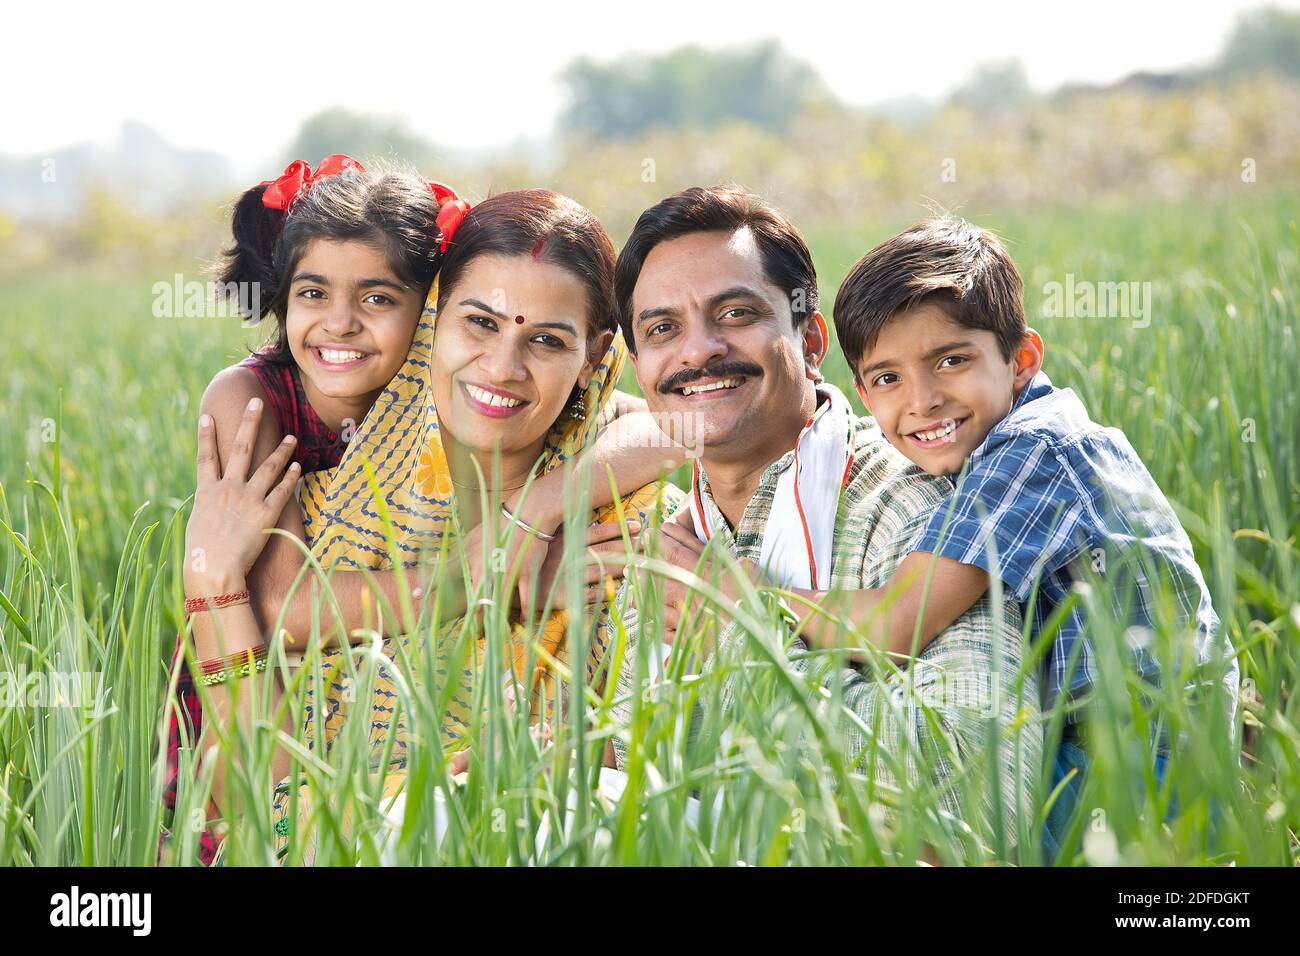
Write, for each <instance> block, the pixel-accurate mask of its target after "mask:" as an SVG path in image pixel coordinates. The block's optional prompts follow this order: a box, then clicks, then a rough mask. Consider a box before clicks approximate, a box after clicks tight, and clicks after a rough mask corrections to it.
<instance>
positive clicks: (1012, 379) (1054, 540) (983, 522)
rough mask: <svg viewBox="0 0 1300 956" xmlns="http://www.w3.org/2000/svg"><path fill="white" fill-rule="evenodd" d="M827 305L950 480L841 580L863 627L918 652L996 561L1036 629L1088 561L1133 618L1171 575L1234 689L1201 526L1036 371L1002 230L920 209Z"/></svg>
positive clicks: (1065, 650) (1050, 676) (1076, 630)
mask: <svg viewBox="0 0 1300 956" xmlns="http://www.w3.org/2000/svg"><path fill="white" fill-rule="evenodd" d="M834 320H835V327H836V332H837V335H838V337H839V341H840V345H841V347H842V348H843V350H844V355H845V358H846V359H847V361H848V363H849V367H850V368H852V369H853V372H854V379H855V383H856V385H857V389H858V394H859V395H860V396H861V398H862V400H863V402H864V404H865V405H866V406H867V409H868V411H869V412H870V413H871V415H872V416H873V417H874V418H875V419H876V421H877V423H878V424H879V426H880V428H881V430H882V432H883V433H884V435H885V437H886V438H887V439H888V440H889V441H890V443H891V444H893V445H894V447H895V448H897V449H898V450H899V451H900V452H902V453H903V454H904V455H905V456H907V458H909V459H910V460H911V461H912V462H913V463H915V464H916V465H917V466H919V467H920V468H921V469H923V470H924V471H926V472H928V473H929V474H932V475H943V476H948V477H949V478H950V479H952V480H954V481H955V482H956V487H955V491H954V493H953V497H952V499H951V500H950V501H949V504H948V506H946V507H944V508H941V509H940V510H939V511H938V512H936V513H935V514H934V515H933V516H932V518H931V520H930V523H929V525H928V526H927V527H926V528H925V530H924V531H923V532H922V533H921V535H920V537H919V538H918V539H917V541H916V543H915V545H914V546H913V547H914V551H913V553H912V554H910V555H909V556H908V557H907V558H906V559H904V561H903V562H902V564H900V566H899V568H898V571H897V573H896V576H895V578H894V579H893V581H892V582H891V584H890V585H889V586H888V587H885V588H879V589H875V590H870V591H859V592H851V593H848V594H844V595H842V596H840V598H839V600H840V601H842V602H847V604H848V607H845V608H843V610H845V611H846V612H847V613H848V614H849V616H850V619H851V620H853V621H855V622H863V621H866V622H868V624H869V625H871V626H874V627H875V628H878V629H881V630H883V633H881V630H876V631H869V632H868V636H869V638H870V639H871V640H872V641H873V643H875V644H877V645H879V646H882V647H883V648H885V649H886V650H889V651H893V652H899V653H904V654H910V653H915V650H919V648H916V649H914V648H913V644H914V634H915V635H916V640H918V641H919V646H920V647H924V646H925V644H926V643H928V642H929V641H930V640H931V639H933V637H934V636H935V635H936V634H938V633H939V632H940V631H942V630H943V628H945V627H946V626H947V625H948V624H949V623H951V621H953V620H954V619H955V618H956V617H957V616H959V615H960V614H961V613H962V612H963V611H964V610H965V609H966V608H967V607H969V606H970V605H971V604H972V603H973V602H974V601H976V600H977V599H978V598H979V597H980V595H982V594H983V593H984V591H985V589H986V588H987V587H988V586H989V576H990V574H996V575H997V576H998V577H999V578H1000V580H1001V581H1002V583H1003V585H1004V586H1005V587H1007V588H1008V589H1009V590H1011V591H1013V592H1014V593H1015V595H1016V597H1017V599H1018V600H1019V602H1020V603H1021V604H1022V606H1024V609H1025V618H1026V620H1027V621H1031V622H1032V625H1031V626H1032V627H1033V631H1034V635H1035V637H1037V636H1038V635H1039V634H1040V633H1041V632H1042V630H1043V627H1044V624H1045V623H1046V622H1048V621H1049V619H1051V618H1052V615H1053V612H1054V611H1056V610H1057V609H1058V608H1062V606H1063V605H1064V604H1065V602H1066V600H1067V598H1068V597H1069V596H1070V593H1071V589H1072V587H1073V586H1074V584H1075V583H1076V582H1079V581H1082V580H1085V578H1086V576H1087V573H1088V572H1087V571H1086V570H1085V567H1084V566H1085V565H1086V566H1087V567H1088V568H1089V569H1090V570H1091V571H1092V572H1100V573H1101V575H1102V576H1103V577H1104V578H1106V579H1107V580H1108V583H1109V584H1110V586H1111V587H1110V590H1111V591H1113V592H1114V593H1115V594H1116V595H1119V594H1125V595H1130V594H1131V600H1132V604H1131V605H1127V604H1126V605H1124V606H1119V605H1118V604H1117V606H1116V608H1115V613H1116V614H1117V615H1120V614H1122V615H1126V617H1127V619H1128V623H1131V624H1132V625H1134V626H1136V627H1139V628H1143V627H1145V628H1153V627H1154V617H1155V614H1154V606H1155V604H1156V601H1157V598H1158V597H1162V596H1163V595H1162V594H1161V589H1167V590H1168V591H1169V592H1172V595H1173V597H1174V599H1175V602H1176V603H1175V607H1176V608H1177V611H1178V612H1179V616H1180V620H1181V621H1182V622H1184V624H1185V627H1186V629H1187V630H1188V631H1189V632H1194V637H1193V638H1192V639H1191V642H1190V643H1191V645H1192V648H1191V649H1192V650H1193V651H1194V653H1195V655H1196V660H1197V662H1198V663H1199V662H1206V661H1212V660H1215V659H1217V658H1216V655H1222V657H1223V658H1224V659H1227V660H1228V666H1227V669H1226V673H1225V675H1224V679H1225V684H1226V686H1227V687H1228V689H1229V695H1230V700H1231V701H1232V702H1233V705H1235V697H1236V687H1237V676H1238V672H1237V663H1236V660H1235V658H1232V656H1231V650H1230V649H1229V648H1226V647H1221V646H1218V645H1217V644H1216V641H1218V640H1219V638H1218V637H1217V631H1218V626H1219V621H1218V618H1217V616H1216V615H1215V612H1214V609H1213V608H1212V607H1211V605H1210V597H1209V591H1208V588H1207V587H1206V584H1205V580H1204V578H1203V576H1202V574H1201V571H1200V568H1199V567H1198V566H1197V564H1196V562H1195V559H1194V557H1193V553H1192V546H1191V542H1190V541H1189V540H1188V538H1187V535H1186V533H1185V532H1184V531H1183V529H1182V526H1181V525H1180V524H1179V522H1178V519H1177V518H1176V517H1175V515H1174V513H1173V510H1172V509H1171V508H1170V506H1169V503H1168V501H1167V500H1166V499H1165V497H1164V495H1163V494H1161V492H1160V490H1159V488H1157V487H1156V484H1155V481H1154V480H1153V479H1152V477H1151V475H1150V473H1149V472H1148V471H1147V469H1146V467H1145V466H1144V465H1143V464H1142V462H1141V460H1140V459H1139V458H1138V456H1137V454H1136V452H1134V450H1133V448H1132V446H1131V445H1130V444H1129V442H1128V440H1127V439H1126V438H1125V437H1124V435H1123V433H1122V432H1120V431H1119V430H1118V429H1115V428H1103V427H1102V426H1100V425H1098V424H1096V423H1095V422H1093V421H1092V420H1091V419H1090V418H1089V417H1088V414H1087V411H1086V410H1085V409H1084V407H1083V405H1082V403H1081V402H1080V401H1079V399H1078V398H1077V396H1076V395H1075V394H1074V392H1073V391H1072V390H1070V389H1058V388H1055V387H1054V386H1053V385H1052V383H1051V381H1050V380H1049V379H1048V377H1047V375H1046V374H1044V373H1043V372H1042V371H1041V367H1042V362H1043V341H1042V338H1041V337H1040V336H1039V334H1038V333H1037V332H1035V331H1034V330H1033V329H1030V328H1028V327H1027V326H1026V324H1025V313H1024V305H1023V285H1022V283H1021V279H1020V275H1019V273H1018V272H1017V270H1016V267H1015V265H1014V264H1013V263H1012V261H1011V259H1010V257H1009V256H1008V255H1007V252H1006V250H1005V249H1003V247H1002V245H1001V243H999V242H998V240H997V238H996V237H994V236H993V235H992V234H991V233H989V232H986V231H984V230H981V229H978V228H976V227H975V226H973V225H971V224H970V223H967V222H965V221H963V220H958V219H952V218H938V219H931V220H927V221H924V222H921V223H918V224H917V225H915V226H913V227H912V228H910V229H908V230H906V231H905V232H902V233H900V234H899V235H897V236H894V237H893V238H892V239H889V240H887V241H886V242H884V243H882V244H881V245H879V246H877V247H876V248H875V249H873V250H871V252H869V253H867V255H866V256H864V257H863V258H862V259H861V260H860V261H859V262H858V263H857V265H856V266H854V268H853V270H852V271H851V272H850V273H849V275H848V277H847V278H846V279H845V281H844V283H843V285H842V286H841V287H840V291H839V294H838V296H837V297H836V301H835V312H834ZM963 469H965V472H964V474H963ZM959 477H960V481H958V478H959ZM932 567H933V577H932V579H931V580H930V581H929V583H928V585H927V582H926V578H927V577H928V576H929V575H930V573H931V568H932ZM1152 569H1156V570H1155V571H1154V572H1152ZM1107 570H1109V571H1110V573H1109V574H1108V573H1106V572H1107ZM1121 579H1122V580H1123V581H1124V582H1125V585H1124V586H1121V585H1120V580H1121ZM819 597H820V598H822V606H823V607H825V606H826V601H825V598H826V597H827V596H826V595H819ZM832 600H833V599H832ZM878 608H879V610H880V612H881V613H878V614H877V613H874V612H876V611H877V610H878ZM800 613H801V616H802V615H803V614H805V613H806V614H807V616H806V617H804V618H803V620H804V632H803V633H804V636H805V639H806V640H808V641H809V643H810V644H813V645H822V646H824V645H826V644H829V643H830V642H831V641H832V639H833V638H832V633H833V632H834V630H835V628H834V626H833V625H832V624H831V623H830V622H828V621H826V620H825V619H824V618H823V617H821V616H820V615H816V614H811V613H807V612H806V611H801V612H800ZM918 620H919V621H920V627H919V634H917V633H916V632H917V630H918V628H917V623H918ZM1120 620H1124V619H1123V618H1120ZM1083 622H1084V618H1083V610H1082V606H1081V602H1080V603H1076V604H1075V605H1074V606H1073V607H1071V608H1070V609H1069V610H1068V611H1067V612H1064V616H1063V617H1062V619H1061V621H1060V624H1059V627H1058V628H1056V630H1055V635H1054V639H1053V642H1052V644H1051V647H1050V648H1049V649H1048V651H1047V653H1046V657H1045V662H1044V666H1045V677H1046V679H1045V681H1044V687H1045V691H1046V693H1047V695H1048V696H1047V700H1046V702H1045V704H1046V706H1047V707H1048V708H1050V707H1051V706H1052V705H1053V704H1054V702H1055V701H1056V699H1057V697H1058V695H1059V694H1062V693H1063V694H1065V695H1067V696H1068V697H1070V698H1073V697H1075V696H1078V695H1079V694H1081V693H1083V692H1085V691H1086V690H1087V689H1088V688H1089V687H1090V686H1091V685H1092V684H1093V682H1094V681H1095V679H1096V677H1097V673H1098V664H1097V659H1096V649H1095V648H1094V647H1092V646H1091V643H1090V641H1089V640H1088V638H1087V637H1086V636H1085V632H1084V628H1083ZM1133 633H1136V634H1138V635H1141V634H1142V633H1143V632H1142V631H1137V632H1133ZM1134 643H1135V644H1138V645H1139V646H1138V647H1137V649H1136V663H1137V667H1138V668H1139V670H1140V671H1141V672H1142V673H1143V674H1144V675H1147V676H1154V675H1155V673H1156V671H1157V670H1158V667H1157V665H1156V662H1155V661H1154V659H1153V658H1152V657H1151V656H1150V655H1148V654H1147V653H1146V652H1145V651H1144V650H1143V649H1142V648H1141V646H1140V644H1141V641H1136V642H1134ZM1074 658H1077V660H1076V659H1074ZM1077 717H1078V715H1077V714H1073V713H1072V714H1069V715H1067V718H1066V719H1067V724H1066V727H1065V729H1064V731H1063V735H1062V743H1061V749H1060V752H1059V753H1058V755H1057V759H1056V773H1055V777H1054V779H1053V781H1052V786H1053V787H1055V785H1056V784H1057V783H1059V782H1060V780H1061V779H1063V778H1064V776H1065V775H1066V774H1067V773H1068V772H1069V770H1070V769H1072V768H1074V767H1077V769H1078V770H1079V772H1080V773H1079V775H1076V777H1075V778H1074V784H1075V786H1074V787H1073V789H1072V792H1070V791H1067V792H1066V793H1063V794H1062V798H1061V799H1060V800H1058V802H1057V804H1056V806H1055V808H1054V810H1053V813H1052V816H1051V817H1049V820H1048V833H1047V835H1046V838H1045V843H1046V847H1045V848H1046V849H1047V850H1048V852H1049V853H1054V852H1055V849H1056V844H1057V841H1058V840H1059V838H1060V837H1061V836H1062V835H1063V834H1062V832H1061V830H1062V827H1063V826H1064V824H1065V823H1066V822H1067V820H1068V818H1069V815H1070V813H1069V811H1070V809H1071V808H1072V806H1073V802H1074V800H1076V799H1077V796H1078V792H1079V791H1078V786H1077V784H1078V778H1079V776H1081V775H1082V773H1083V772H1084V771H1085V770H1086V769H1087V756H1086V753H1085V752H1084V750H1083V749H1082V748H1081V743H1082V735H1081V734H1080V733H1079V728H1078V727H1077V725H1076V718H1077ZM1157 770H1158V771H1160V772H1162V771H1163V761H1158V766H1157Z"/></svg>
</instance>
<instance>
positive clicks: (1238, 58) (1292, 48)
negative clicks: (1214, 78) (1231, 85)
mask: <svg viewBox="0 0 1300 956" xmlns="http://www.w3.org/2000/svg"><path fill="white" fill-rule="evenodd" d="M1219 65H1220V68H1221V69H1223V70H1224V71H1225V72H1229V73H1236V72H1244V71H1254V70H1268V69H1273V70H1277V71H1278V72H1279V73H1288V74H1290V75H1291V76H1300V13H1296V12H1293V11H1290V10H1282V9H1280V8H1278V7H1260V8H1258V9H1255V10H1247V11H1245V12H1243V13H1241V14H1239V15H1238V16H1237V24H1236V26H1235V27H1234V28H1233V31H1232V34H1231V35H1230V36H1229V37H1228V43H1227V45H1226V46H1225V47H1224V50H1223V56H1222V57H1221V58H1220V64H1219Z"/></svg>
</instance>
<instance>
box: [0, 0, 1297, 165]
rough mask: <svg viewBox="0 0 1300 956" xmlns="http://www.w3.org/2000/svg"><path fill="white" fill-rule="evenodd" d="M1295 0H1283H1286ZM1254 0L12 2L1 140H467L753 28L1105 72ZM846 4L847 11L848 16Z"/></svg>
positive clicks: (861, 86) (1066, 76) (947, 77)
mask: <svg viewBox="0 0 1300 956" xmlns="http://www.w3.org/2000/svg"><path fill="white" fill-rule="evenodd" d="M1298 4H1300V0H1286V2H1285V3H1284V4H1283V5H1285V6H1290V7H1294V6H1297V5H1298ZM1258 5H1259V0H1216V2H1214V3H1210V4H1205V3H1202V4H1200V5H1197V4H1195V3H1189V2H1186V0H1184V2H1172V0H1154V2H1134V0H1085V2H1082V3H1077V4H1068V5H1067V4H1061V3H1051V2H1005V3H994V2H989V0H985V2H970V0H964V2H949V0H938V2H936V0H912V2H907V3H902V4H895V3H890V4H887V5H884V6H881V7H874V6H868V5H867V4H866V2H865V0H784V2H772V0H746V2H733V0H726V2H710V0H656V2H651V0H601V2H591V0H583V2H576V3H563V2H561V0H531V2H514V0H511V2H503V0H468V2H452V3H448V4H442V3H438V2H436V0H433V2H429V0H415V2H409V0H408V2H406V3H401V2H390V0H352V2H347V3H344V2H335V0H305V2H297V3H276V2H271V0H260V2H248V0H219V2H218V0H208V2H203V3H186V2H184V0H175V2H172V3H156V2H144V3H135V4H130V3H123V4H116V3H111V4H110V3H98V4H94V5H91V4H85V5H84V6H82V7H81V9H80V10H78V9H76V5H74V4H55V5H50V4H40V3H22V2H16V3H10V4H7V5H6V10H5V14H4V21H5V33H6V34H7V36H6V40H7V42H6V43H5V49H4V51H3V54H0V84H2V86H0V89H3V90H4V91H5V92H4V94H3V101H2V102H0V153H39V152H40V151H41V150H45V149H52V148H55V147H58V146H64V145H67V144H70V143H73V142H79V141H84V140H104V139H108V138H109V137H111V136H112V135H113V133H114V132H115V131H116V129H117V127H118V125H119V124H120V123H121V121H122V120H123V119H126V118H135V119H139V120H142V121H144V122H145V123H148V124H149V125H151V126H153V127H154V128H156V129H157V130H158V131H159V132H160V133H162V134H163V135H164V136H165V137H167V138H168V139H170V140H171V141H173V142H174V143H176V144H177V145H180V146H190V147H205V148H211V149H218V150H221V151H223V152H226V153H227V154H229V155H230V156H231V158H232V159H234V160H235V162H236V163H238V164H239V165H241V166H248V167H251V166H253V165H255V164H257V163H259V162H262V161H263V160H264V159H265V158H266V157H269V156H271V155H272V154H274V153H275V152H276V150H277V149H278V148H280V147H282V146H283V145H284V144H285V143H286V142H287V141H288V140H289V139H290V137H291V136H292V135H293V133H294V132H295V131H296V129H297V127H298V124H299V123H300V121H301V120H303V119H304V118H305V117H307V116H309V115H311V114H312V113H314V112H317V111H318V110H321V109H324V108H326V107H329V106H335V105H338V106H347V107H351V108H355V109H360V110H366V111H373V112H381V113H397V114H402V115H404V116H405V117H406V118H407V119H408V120H409V123H410V126H411V128H412V129H413V130H414V131H415V132H418V133H420V134H422V135H424V136H426V137H428V138H429V139H431V140H433V141H434V142H435V143H440V144H445V145H447V146H453V147H460V148H478V147H486V146H494V145H502V144H506V143H509V142H511V141H512V140H514V139H516V138H518V137H530V138H532V137H539V136H544V135H546V134H547V133H548V132H549V131H550V130H551V128H552V126H553V123H554V120H555V117H556V114H557V113H558V111H559V110H560V109H561V108H562V106H563V105H564V95H563V87H562V86H561V84H560V83H559V81H558V79H557V76H558V73H559V72H560V70H561V69H562V68H563V67H564V66H565V65H566V64H567V63H568V62H569V61H570V60H572V59H573V58H574V57H575V56H578V55H580V54H586V55H588V56H592V57H595V58H597V59H599V60H609V59H611V58H614V57H616V56H618V55H620V54H625V53H627V52H629V51H647V52H655V51H662V50H666V49H670V48H672V47H674V46H677V45H679V44H682V43H686V42H696V43H701V44H704V45H706V46H724V45H732V44H736V43H741V42H745V41H750V40H754V39H758V38H763V37H772V36H775V37H777V38H779V39H780V40H781V41H782V42H783V44H784V45H785V47H786V49H787V50H788V51H789V52H791V53H793V54H794V55H795V56H798V57H800V58H802V59H805V60H807V61H808V62H810V63H812V64H813V65H814V66H815V67H816V68H817V69H818V70H819V71H820V72H821V74H822V76H823V78H824V79H825V80H826V82H827V83H828V85H829V86H830V88H831V90H832V91H833V92H834V93H835V94H836V95H837V96H838V97H840V98H841V99H842V100H845V101H847V102H850V103H859V104H861V103H872V102H876V101H879V100H882V99H887V98H892V97H897V96H905V95H909V94H917V95H921V96H926V97H937V96H940V95H942V94H944V93H946V92H947V91H948V90H950V89H951V88H952V87H953V86H954V85H955V84H956V83H958V82H959V81H961V80H962V79H964V78H965V77H966V76H967V75H968V74H969V73H970V71H971V69H972V67H973V66H974V65H975V64H976V63H977V62H979V61H981V60H989V59H996V58H1001V57H1008V56H1019V57H1020V59H1021V60H1022V61H1023V62H1024V64H1025V66H1026V69H1027V70H1028V73H1029V78H1030V82H1031V83H1032V84H1033V85H1034V86H1035V87H1036V88H1038V89H1040V90H1049V89H1052V88H1054V87H1056V86H1057V85H1059V84H1060V83H1062V82H1063V81H1067V80H1086V81H1094V82H1104V81H1109V80H1114V79H1117V78H1119V77H1121V76H1123V75H1125V74H1127V73H1129V72H1132V71H1134V70H1139V69H1146V70H1168V69H1174V68H1177V67H1182V66H1187V65H1191V64H1195V63H1205V62H1208V61H1209V60H1210V59H1211V58H1212V57H1213V56H1214V55H1215V54H1216V53H1217V52H1218V51H1219V49H1220V48H1221V45H1222V43H1223V40H1224V38H1225V37H1226V35H1227V32H1228V30H1229V28H1230V26H1231V24H1232V22H1233V19H1234V17H1235V14H1236V13H1237V12H1238V11H1239V10H1242V9H1247V8H1250V7H1254V6H1258ZM845 17H847V18H849V19H848V20H847V21H845V20H844V19H843V18H845Z"/></svg>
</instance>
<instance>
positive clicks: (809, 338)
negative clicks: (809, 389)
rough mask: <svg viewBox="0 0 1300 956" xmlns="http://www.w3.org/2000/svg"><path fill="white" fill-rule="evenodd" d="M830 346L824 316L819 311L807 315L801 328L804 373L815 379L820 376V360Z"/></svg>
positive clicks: (822, 359)
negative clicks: (805, 321)
mask: <svg viewBox="0 0 1300 956" xmlns="http://www.w3.org/2000/svg"><path fill="white" fill-rule="evenodd" d="M830 346H831V336H830V330H829V329H827V327H826V317H825V316H824V315H822V314H821V313H820V312H814V313H813V314H812V315H810V316H808V321H807V323H806V324H805V325H804V329H803V363H804V372H805V374H806V375H807V376H808V377H809V378H810V379H812V380H813V381H817V379H819V378H820V377H821V366H822V362H823V361H824V360H825V359H826V352H827V350H828V349H829V348H830Z"/></svg>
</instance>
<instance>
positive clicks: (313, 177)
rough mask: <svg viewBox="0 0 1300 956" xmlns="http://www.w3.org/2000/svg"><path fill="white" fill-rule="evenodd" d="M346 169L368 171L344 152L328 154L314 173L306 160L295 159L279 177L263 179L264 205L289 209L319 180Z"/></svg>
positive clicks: (360, 171)
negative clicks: (264, 189) (264, 190)
mask: <svg viewBox="0 0 1300 956" xmlns="http://www.w3.org/2000/svg"><path fill="white" fill-rule="evenodd" d="M345 169H355V170H356V171H357V172H359V173H364V172H365V171H366V168H365V167H364V166H362V165H361V164H360V163H358V162H357V161H356V160H355V159H353V158H352V157H351V156H344V155H343V154H342V153H335V154H334V155H332V156H326V157H325V158H324V159H322V160H321V161H320V165H319V166H317V167H316V171H315V172H314V173H313V172H312V170H311V167H310V166H308V165H307V163H306V162H304V161H303V160H301V159H295V160H294V161H293V162H292V163H290V164H289V165H288V166H286V167H285V168H284V172H283V173H281V174H280V176H279V178H278V179H266V180H263V181H262V183H261V185H263V186H265V187H266V192H264V193H262V205H263V206H266V207H267V208H268V209H284V210H288V208H289V206H290V205H291V204H292V203H293V201H294V200H295V199H297V198H298V197H299V196H300V195H301V194H302V193H304V192H306V191H307V190H308V189H311V187H312V186H313V185H315V184H316V183H317V182H318V181H320V180H322V179H324V178H325V177H326V176H334V175H337V174H338V173H341V172H343V170H345Z"/></svg>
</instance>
